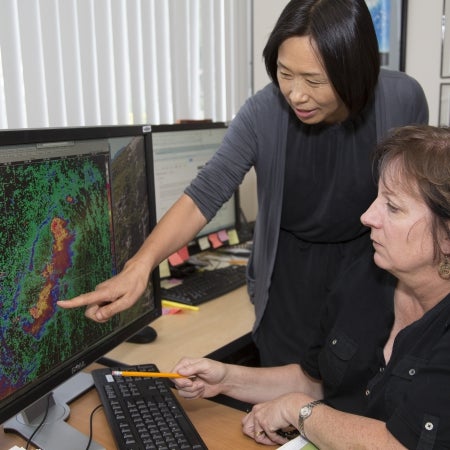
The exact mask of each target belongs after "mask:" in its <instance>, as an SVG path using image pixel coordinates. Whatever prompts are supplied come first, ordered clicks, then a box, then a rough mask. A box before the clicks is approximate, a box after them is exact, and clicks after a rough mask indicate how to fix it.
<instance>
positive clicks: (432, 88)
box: [241, 0, 448, 220]
mask: <svg viewBox="0 0 450 450" xmlns="http://www.w3.org/2000/svg"><path fill="white" fill-rule="evenodd" d="M407 1H408V19H407V37H406V67H405V72H406V73H408V74H409V75H411V76H413V77H414V78H416V80H417V81H419V83H420V84H421V85H422V87H423V89H424V91H425V95H426V96H427V99H428V104H429V108H430V124H432V125H437V123H438V118H439V88H440V83H441V82H444V80H443V79H441V78H440V70H441V62H440V61H441V17H442V11H443V0H427V1H424V0H407ZM287 3H288V0H277V1H274V0H254V2H253V4H254V6H253V8H254V14H253V15H254V19H253V47H254V51H253V64H254V75H253V85H254V91H255V92H256V91H257V90H259V89H261V88H262V87H263V86H264V85H265V84H267V83H268V82H269V78H268V76H267V74H266V70H265V67H264V63H263V61H262V51H263V48H264V45H265V43H266V41H267V38H268V36H269V33H270V31H271V30H272V28H273V26H274V25H275V22H276V20H277V18H278V16H279V14H280V12H281V10H282V9H283V8H284V6H285V5H286V4H287ZM446 82H448V79H447V81H446ZM241 199H242V208H243V210H244V213H245V214H246V215H247V219H248V220H254V218H255V217H256V211H257V205H256V179H255V175H254V173H252V172H250V173H249V174H248V175H247V177H246V180H245V183H244V184H243V186H242V188H241Z"/></svg>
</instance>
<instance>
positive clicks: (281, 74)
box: [280, 72, 292, 79]
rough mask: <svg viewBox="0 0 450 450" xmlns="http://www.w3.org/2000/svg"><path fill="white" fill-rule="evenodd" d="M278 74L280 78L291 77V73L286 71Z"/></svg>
mask: <svg viewBox="0 0 450 450" xmlns="http://www.w3.org/2000/svg"><path fill="white" fill-rule="evenodd" d="M280 76H281V77H282V78H286V79H288V78H291V77H292V75H291V74H289V73H286V72H280Z"/></svg>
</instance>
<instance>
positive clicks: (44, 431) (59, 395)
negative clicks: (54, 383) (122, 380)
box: [3, 372, 105, 450]
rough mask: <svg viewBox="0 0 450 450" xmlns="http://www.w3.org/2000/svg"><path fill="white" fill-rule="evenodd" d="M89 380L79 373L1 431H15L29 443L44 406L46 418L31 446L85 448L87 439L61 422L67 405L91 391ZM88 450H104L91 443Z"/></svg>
mask: <svg viewBox="0 0 450 450" xmlns="http://www.w3.org/2000/svg"><path fill="white" fill-rule="evenodd" d="M93 384H94V383H93V380H92V376H91V375H90V374H88V373H86V372H79V373H78V374H76V375H74V376H73V377H72V378H70V379H69V380H67V381H66V382H64V383H63V384H61V385H60V386H58V387H57V388H56V389H55V390H53V391H52V392H50V393H49V394H47V395H46V396H44V397H42V398H40V399H39V400H38V401H36V402H35V403H33V404H32V405H30V406H29V407H28V408H26V409H24V410H23V411H22V412H21V413H19V414H17V415H16V416H15V417H12V418H11V419H9V420H7V421H6V422H5V423H4V424H3V429H4V430H5V431H15V432H17V433H19V434H21V435H22V436H23V437H24V438H25V439H27V440H28V439H29V438H30V437H31V436H32V434H33V433H34V432H35V431H36V428H37V427H38V426H39V424H40V423H41V421H42V419H43V418H44V415H45V411H46V409H47V405H48V406H49V409H48V413H47V417H46V418H45V422H44V424H43V425H42V427H41V428H39V430H38V431H37V432H36V434H35V435H34V436H33V439H32V442H33V444H35V446H36V447H37V448H40V449H42V450H61V448H64V450H80V449H82V448H86V447H87V444H88V441H89V436H87V435H85V434H83V433H81V432H80V431H78V430H76V429H75V428H73V427H72V426H70V425H68V424H67V423H66V422H65V420H66V419H67V417H68V416H69V412H70V408H69V406H68V405H67V404H68V403H69V402H70V401H72V400H74V399H75V398H76V397H78V396H80V395H81V394H82V393H84V392H85V391H87V390H88V389H90V388H92V386H93ZM89 449H92V450H105V448H104V447H102V446H101V445H99V444H98V443H96V442H94V441H92V442H91V445H90V447H89Z"/></svg>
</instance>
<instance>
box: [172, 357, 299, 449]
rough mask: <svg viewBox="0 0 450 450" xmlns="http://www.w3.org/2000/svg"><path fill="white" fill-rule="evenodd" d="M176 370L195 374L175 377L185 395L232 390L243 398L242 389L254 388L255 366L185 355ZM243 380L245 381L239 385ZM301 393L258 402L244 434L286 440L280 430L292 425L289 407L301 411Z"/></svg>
mask: <svg viewBox="0 0 450 450" xmlns="http://www.w3.org/2000/svg"><path fill="white" fill-rule="evenodd" d="M173 371H174V372H177V373H179V374H180V375H184V376H185V377H191V378H177V379H174V380H173V382H174V384H175V386H176V388H177V389H178V392H179V394H180V395H181V396H182V397H184V398H187V399H194V398H208V397H213V396H216V395H218V394H225V395H227V394H229V393H230V392H232V395H230V396H231V397H234V398H238V399H243V398H245V394H243V395H242V397H240V395H239V392H240V391H241V392H242V391H244V390H246V389H249V388H250V386H248V385H247V384H246V383H247V382H248V381H249V378H248V374H250V373H252V368H245V367H243V366H236V365H230V364H225V363H221V362H218V361H214V360H210V359H206V358H197V359H190V358H183V359H182V360H181V361H180V362H179V363H178V364H177V365H176V366H175V368H174V369H173ZM244 372H245V374H246V375H244ZM241 373H242V375H243V377H242V380H244V381H243V382H242V384H241V383H240V381H241V377H240V374H241ZM194 377H195V378H194ZM245 380H247V382H246V381H245ZM239 384H241V385H240V386H239ZM299 395H302V394H299V393H296V394H287V395H284V396H281V397H278V398H276V399H274V400H270V401H268V402H264V403H260V404H258V405H255V406H254V407H253V408H252V411H251V412H250V413H248V414H247V415H246V416H245V417H244V418H243V420H242V431H243V432H244V434H246V435H248V436H250V437H251V438H253V439H254V440H255V441H256V442H258V443H261V444H267V445H274V444H280V445H282V444H285V443H286V442H287V439H286V438H285V437H282V436H281V435H280V434H278V432H277V430H279V429H283V428H286V427H288V426H289V425H290V423H289V421H288V420H287V419H286V417H285V414H284V413H285V411H286V408H287V407H288V408H289V409H291V408H294V409H295V411H296V412H295V414H296V413H297V409H298V406H297V405H298V401H299V400H298V398H296V397H298V396H299Z"/></svg>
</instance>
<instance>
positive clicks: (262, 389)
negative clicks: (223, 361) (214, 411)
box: [221, 364, 322, 404]
mask: <svg viewBox="0 0 450 450" xmlns="http://www.w3.org/2000/svg"><path fill="white" fill-rule="evenodd" d="M221 391H222V393H223V394H225V395H228V396H230V397H233V398H236V399H239V400H242V401H245V402H248V403H253V404H256V403H261V402H265V401H268V400H272V399H274V398H276V397H279V396H281V395H284V394H286V393H289V392H303V393H305V394H307V395H310V396H311V397H313V398H315V399H318V398H322V387H321V382H320V381H318V380H315V379H313V378H311V377H309V376H308V375H307V374H306V373H305V372H303V370H302V369H301V367H300V366H299V365H297V364H290V365H286V366H281V367H270V368H269V367H267V368H264V367H244V366H236V365H227V375H226V376H225V378H224V380H223V382H222V387H221Z"/></svg>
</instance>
